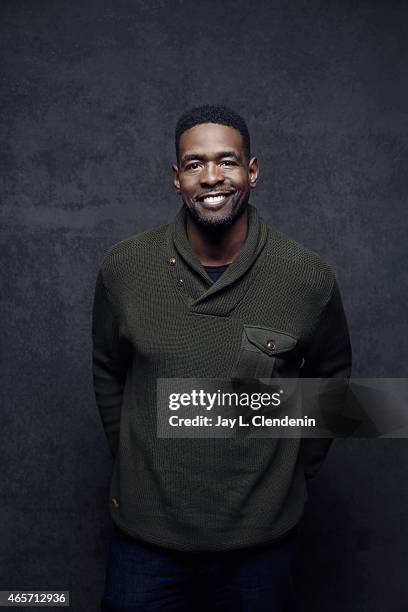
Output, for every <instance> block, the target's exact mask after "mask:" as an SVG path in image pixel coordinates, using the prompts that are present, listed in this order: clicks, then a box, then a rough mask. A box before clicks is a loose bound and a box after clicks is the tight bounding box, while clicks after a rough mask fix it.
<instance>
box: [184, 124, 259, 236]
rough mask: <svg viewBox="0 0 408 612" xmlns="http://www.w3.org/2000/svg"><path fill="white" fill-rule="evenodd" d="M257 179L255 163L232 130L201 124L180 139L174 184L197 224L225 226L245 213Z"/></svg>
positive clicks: (221, 126) (238, 136)
mask: <svg viewBox="0 0 408 612" xmlns="http://www.w3.org/2000/svg"><path fill="white" fill-rule="evenodd" d="M257 179H258V160H257V159H256V157H253V158H252V159H250V160H248V159H247V158H246V155H245V149H244V143H243V139H242V136H241V134H240V132H239V131H238V130H236V129H235V128H232V127H229V126H226V125H219V124H217V123H202V124H199V125H195V126H194V127H192V128H190V129H189V130H186V131H185V132H183V134H182V135H181V137H180V160H179V162H178V166H176V165H174V166H173V182H174V186H175V188H176V190H177V191H179V192H180V193H181V196H182V198H183V202H184V205H185V206H186V207H187V208H188V210H189V212H190V214H191V215H192V217H194V219H195V220H196V221H197V223H199V224H200V225H203V226H206V227H227V226H229V225H231V224H232V223H233V222H234V220H235V219H237V218H238V217H239V216H240V214H241V213H242V212H243V211H244V210H245V208H246V206H247V205H248V199H249V193H250V190H251V188H253V187H255V185H256V182H257Z"/></svg>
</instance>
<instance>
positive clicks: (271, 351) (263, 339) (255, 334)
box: [244, 325, 297, 355]
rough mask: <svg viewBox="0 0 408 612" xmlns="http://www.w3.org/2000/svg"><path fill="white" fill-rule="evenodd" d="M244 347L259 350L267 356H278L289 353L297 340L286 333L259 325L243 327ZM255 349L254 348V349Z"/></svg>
mask: <svg viewBox="0 0 408 612" xmlns="http://www.w3.org/2000/svg"><path fill="white" fill-rule="evenodd" d="M244 332H245V338H246V340H247V342H246V344H247V346H246V347H245V348H246V349H247V350H256V348H258V349H261V351H263V352H264V353H266V354H267V355H279V353H286V352H287V351H291V350H292V349H293V348H294V347H295V346H296V344H297V338H295V337H294V336H291V335H290V334H288V333H286V332H282V331H280V330H278V329H271V328H270V327H260V326H259V325H244ZM255 347H256V348H255Z"/></svg>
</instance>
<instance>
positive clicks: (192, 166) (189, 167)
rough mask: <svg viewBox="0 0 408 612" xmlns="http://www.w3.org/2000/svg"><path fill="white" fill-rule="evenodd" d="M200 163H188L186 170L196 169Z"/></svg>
mask: <svg viewBox="0 0 408 612" xmlns="http://www.w3.org/2000/svg"><path fill="white" fill-rule="evenodd" d="M199 165H200V164H199V163H198V162H193V163H192V164H187V166H186V170H196V169H197V168H198V166H199Z"/></svg>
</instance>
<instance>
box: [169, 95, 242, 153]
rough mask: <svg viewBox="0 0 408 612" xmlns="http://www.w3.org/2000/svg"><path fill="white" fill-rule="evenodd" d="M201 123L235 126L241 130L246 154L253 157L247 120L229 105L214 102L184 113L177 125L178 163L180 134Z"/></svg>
mask: <svg viewBox="0 0 408 612" xmlns="http://www.w3.org/2000/svg"><path fill="white" fill-rule="evenodd" d="M201 123H219V124H220V125H227V126H229V127H232V128H235V129H236V130H238V132H240V134H241V136H242V139H243V141H244V149H245V155H246V156H247V158H248V159H249V158H250V157H251V141H250V138H249V132H248V127H247V124H246V123H245V120H244V119H243V118H242V117H241V115H239V114H238V113H236V112H235V111H233V110H232V109H231V108H228V107H227V106H219V105H214V104H204V105H203V106H196V107H195V108H191V109H190V110H188V111H186V112H185V113H183V114H182V115H181V117H180V119H179V120H178V121H177V125H176V139H175V140H176V156H177V163H178V162H179V161H180V136H181V135H182V133H183V132H185V131H186V130H189V129H190V128H192V127H194V126H195V125H200V124H201Z"/></svg>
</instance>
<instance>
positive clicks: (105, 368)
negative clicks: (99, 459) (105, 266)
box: [92, 271, 129, 456]
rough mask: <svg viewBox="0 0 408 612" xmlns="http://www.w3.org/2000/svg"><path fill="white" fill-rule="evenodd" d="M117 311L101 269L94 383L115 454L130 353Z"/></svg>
mask: <svg viewBox="0 0 408 612" xmlns="http://www.w3.org/2000/svg"><path fill="white" fill-rule="evenodd" d="M118 327H119V326H118V321H117V316H116V313H115V311H114V309H113V306H112V303H111V300H110V297H109V295H108V292H107V289H106V287H105V284H104V282H103V277H102V273H101V272H100V271H99V273H98V276H97V280H96V287H95V295H94V303H93V313H92V340H93V353H92V360H93V367H92V369H93V382H94V391H95V399H96V404H97V406H98V409H99V413H100V415H101V419H102V422H103V426H104V430H105V434H106V437H107V439H108V443H109V447H110V450H111V453H112V456H115V455H116V452H117V449H118V444H119V430H120V413H121V406H122V398H123V389H124V386H125V380H126V371H127V367H128V360H129V353H128V352H127V351H126V350H125V346H124V344H123V342H121V340H120V338H119V329H118Z"/></svg>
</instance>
